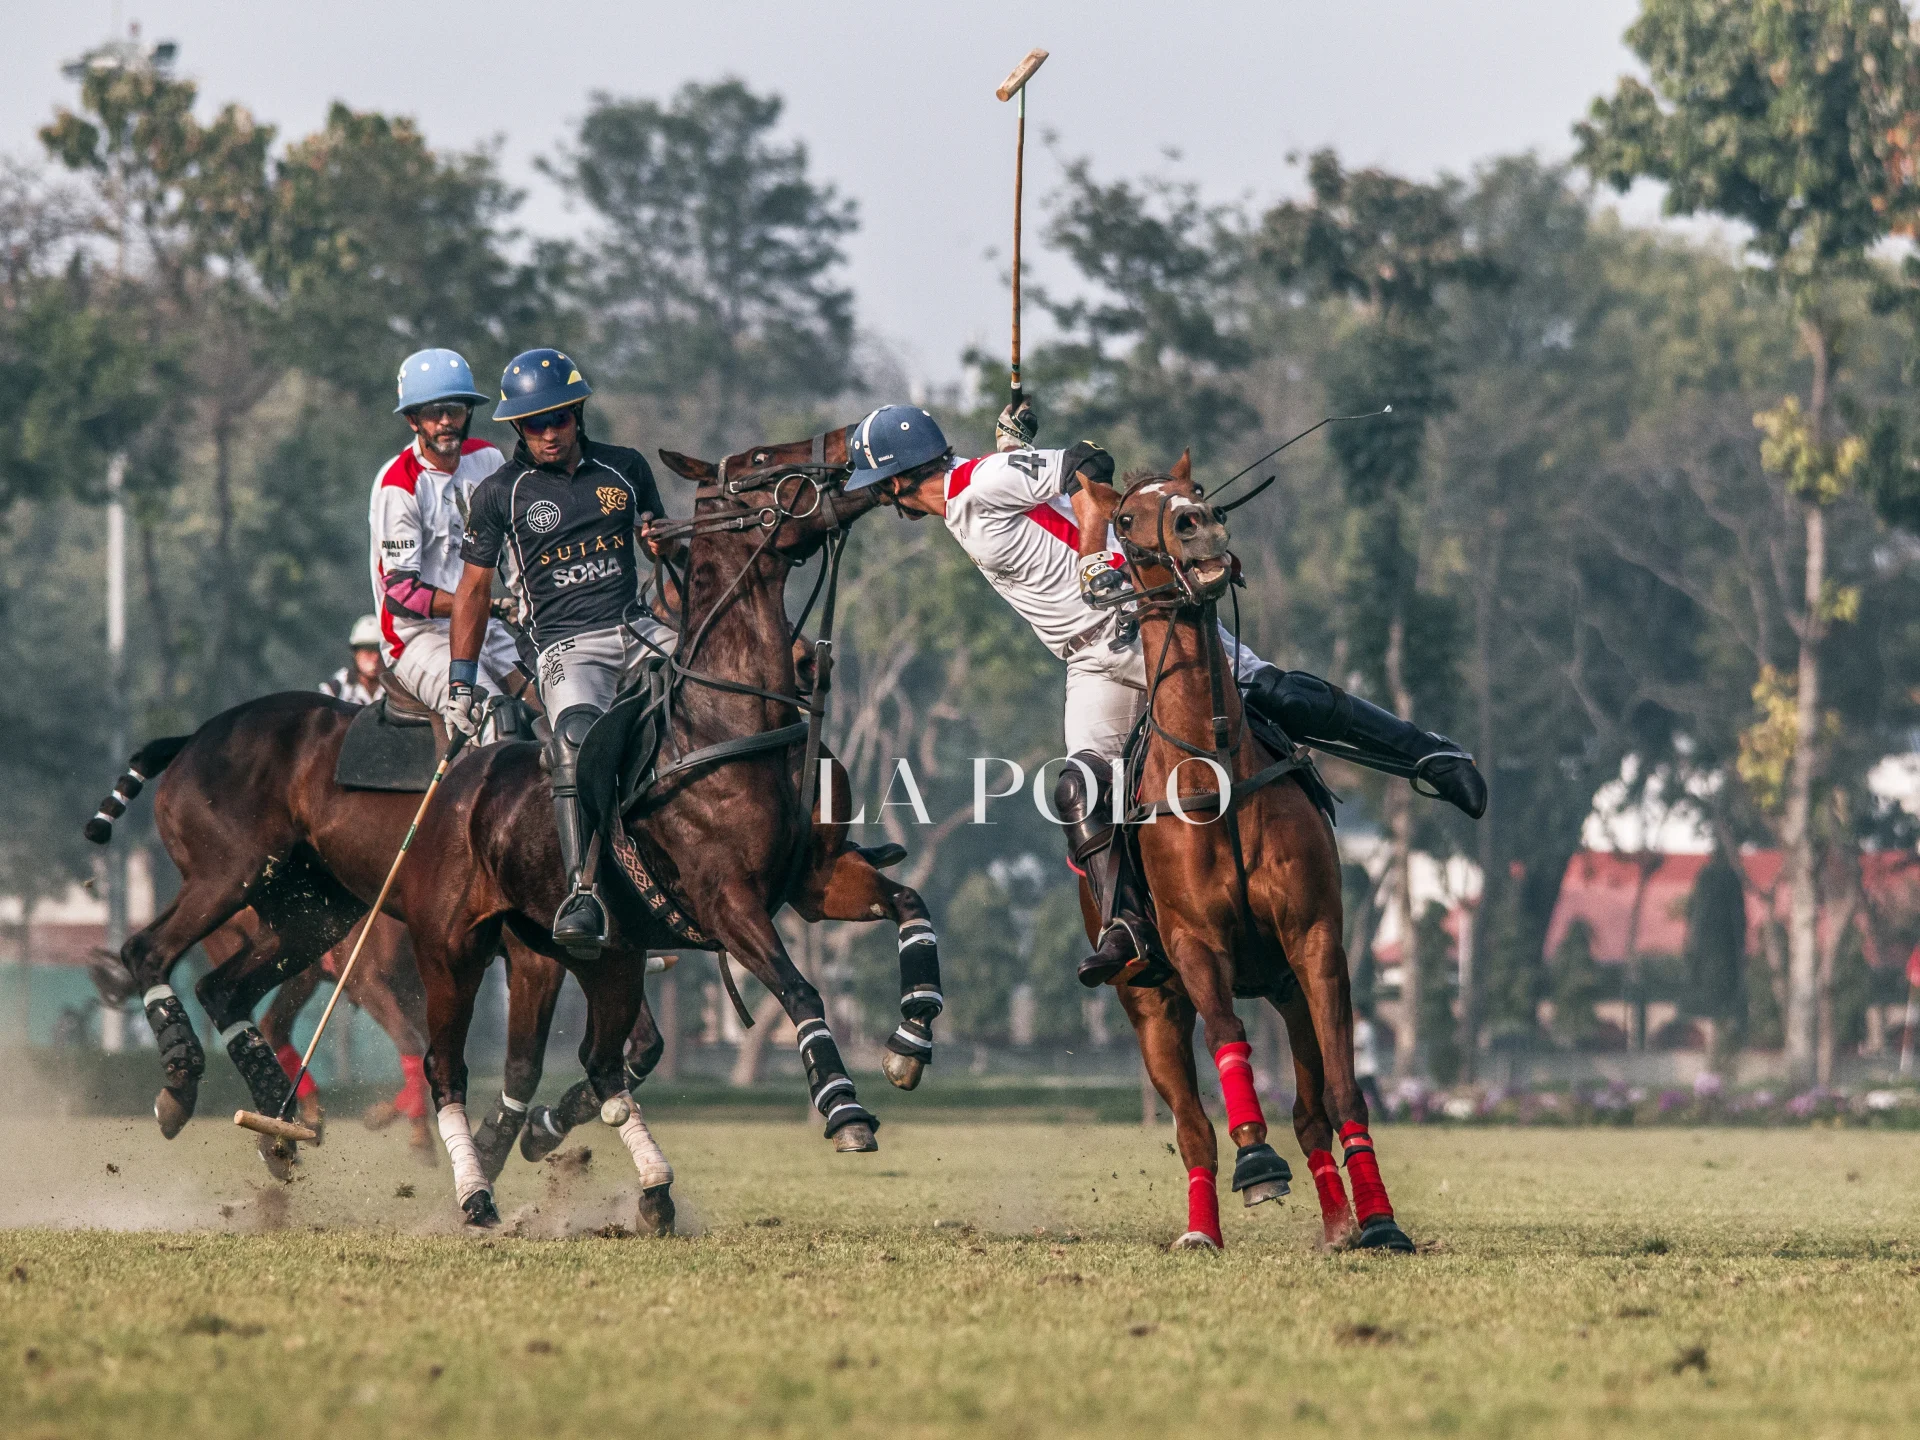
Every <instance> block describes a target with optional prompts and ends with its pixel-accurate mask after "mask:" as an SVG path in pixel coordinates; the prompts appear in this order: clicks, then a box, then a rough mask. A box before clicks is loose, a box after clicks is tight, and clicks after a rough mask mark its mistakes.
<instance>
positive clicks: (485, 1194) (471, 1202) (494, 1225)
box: [460, 1190, 500, 1230]
mask: <svg viewBox="0 0 1920 1440" xmlns="http://www.w3.org/2000/svg"><path fill="white" fill-rule="evenodd" d="M460 1211H461V1213H462V1214H463V1215H465V1216H466V1217H467V1225H468V1226H469V1227H470V1228H472V1229H475V1230H497V1229H498V1228H499V1227H500V1212H499V1211H498V1210H497V1209H495V1208H494V1204H493V1192H492V1191H491V1190H476V1191H474V1192H473V1194H471V1195H469V1196H468V1197H467V1198H466V1199H465V1200H462V1201H461V1202H460Z"/></svg>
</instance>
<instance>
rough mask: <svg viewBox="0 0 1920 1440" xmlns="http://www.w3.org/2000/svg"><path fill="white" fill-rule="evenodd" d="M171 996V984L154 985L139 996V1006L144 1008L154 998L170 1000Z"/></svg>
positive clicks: (154, 999)
mask: <svg viewBox="0 0 1920 1440" xmlns="http://www.w3.org/2000/svg"><path fill="white" fill-rule="evenodd" d="M173 998H174V996H173V986H171V985H156V986H154V987H153V988H152V989H151V990H149V991H147V993H146V994H144V995H142V996H141V997H140V1008H141V1009H142V1010H144V1009H146V1008H147V1006H149V1005H151V1004H153V1002H154V1001H156V1000H171V999H173Z"/></svg>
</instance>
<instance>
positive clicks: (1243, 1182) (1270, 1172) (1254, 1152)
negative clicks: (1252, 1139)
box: [1233, 1141, 1293, 1195]
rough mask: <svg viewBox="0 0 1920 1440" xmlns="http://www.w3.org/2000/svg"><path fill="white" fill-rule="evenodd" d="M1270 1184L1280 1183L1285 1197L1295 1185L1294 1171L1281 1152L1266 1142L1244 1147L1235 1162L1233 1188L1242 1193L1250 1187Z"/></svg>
mask: <svg viewBox="0 0 1920 1440" xmlns="http://www.w3.org/2000/svg"><path fill="white" fill-rule="evenodd" d="M1268 1182H1275V1183H1278V1184H1279V1186H1280V1193H1281V1194H1283V1195H1284V1194H1286V1193H1287V1190H1288V1189H1289V1188H1290V1187H1291V1185H1292V1183H1293V1170H1292V1169H1291V1168H1290V1167H1289V1166H1288V1164H1287V1162H1286V1160H1285V1159H1284V1158H1282V1157H1281V1155H1280V1152H1279V1151H1277V1150H1275V1149H1274V1148H1273V1147H1272V1146H1271V1145H1268V1144H1267V1143H1265V1142H1264V1141H1262V1142H1261V1143H1260V1144H1258V1145H1242V1146H1241V1147H1240V1153H1239V1155H1238V1156H1237V1157H1236V1158H1235V1160H1234V1162H1233V1188H1234V1189H1235V1190H1236V1191H1240V1190H1245V1189H1246V1188H1247V1187H1248V1186H1249V1185H1263V1184H1267V1183H1268Z"/></svg>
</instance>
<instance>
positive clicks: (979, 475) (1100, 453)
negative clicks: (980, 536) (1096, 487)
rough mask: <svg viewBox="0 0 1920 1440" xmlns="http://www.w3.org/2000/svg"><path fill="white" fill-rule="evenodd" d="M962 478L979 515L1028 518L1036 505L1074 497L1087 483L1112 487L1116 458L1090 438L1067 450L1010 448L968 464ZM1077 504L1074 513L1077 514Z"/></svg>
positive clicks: (963, 465) (964, 467) (964, 465)
mask: <svg viewBox="0 0 1920 1440" xmlns="http://www.w3.org/2000/svg"><path fill="white" fill-rule="evenodd" d="M956 473H957V475H961V476H964V480H965V488H967V489H969V490H972V491H974V492H975V494H974V497H973V501H972V504H973V508H974V509H975V511H976V512H979V513H989V512H992V511H1001V510H1004V511H1007V512H1008V513H1013V514H1022V515H1024V514H1025V513H1026V512H1027V511H1029V510H1031V509H1032V508H1033V507H1034V506H1035V505H1044V504H1046V503H1047V502H1049V501H1051V500H1057V499H1059V498H1060V497H1061V496H1063V495H1065V496H1069V497H1071V496H1074V495H1075V494H1077V493H1078V492H1079V491H1080V490H1081V488H1082V486H1083V484H1084V483H1085V482H1086V481H1094V482H1099V483H1109V482H1111V480H1112V478H1113V457H1112V456H1111V455H1109V454H1108V453H1107V452H1106V451H1105V450H1103V449H1101V448H1100V447H1099V446H1098V445H1095V444H1094V443H1093V442H1092V441H1091V440H1082V441H1079V442H1077V443H1076V444H1074V445H1071V446H1069V447H1068V448H1067V449H1065V450H1008V451H1002V452H1000V453H999V454H995V455H988V456H986V457H984V458H983V459H980V460H973V461H967V462H964V463H963V464H962V465H961V466H960V467H959V471H958V472H956ZM1078 508H1079V507H1078V505H1077V504H1076V506H1075V510H1076V513H1077V512H1078Z"/></svg>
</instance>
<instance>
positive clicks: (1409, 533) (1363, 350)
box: [1252, 150, 1500, 1073]
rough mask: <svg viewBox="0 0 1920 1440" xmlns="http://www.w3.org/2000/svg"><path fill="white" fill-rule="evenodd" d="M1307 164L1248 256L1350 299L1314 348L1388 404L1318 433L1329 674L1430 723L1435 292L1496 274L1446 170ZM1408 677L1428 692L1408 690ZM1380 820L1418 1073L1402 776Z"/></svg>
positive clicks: (1367, 406)
mask: <svg viewBox="0 0 1920 1440" xmlns="http://www.w3.org/2000/svg"><path fill="white" fill-rule="evenodd" d="M1307 179H1308V184H1309V186H1310V188H1311V191H1312V200H1311V201H1310V202H1309V203H1307V204H1299V203H1296V202H1291V201H1289V202H1287V203H1285V204H1281V205H1278V206H1275V207H1274V208H1273V209H1272V210H1270V211H1268V212H1267V214H1266V216H1265V217H1264V219H1263V220H1262V222H1261V225H1260V228H1259V231H1258V234H1257V235H1256V236H1255V237H1254V240H1253V242H1252V244H1253V254H1254V256H1255V258H1256V262H1257V263H1258V264H1260V265H1261V266H1263V267H1264V268H1265V269H1266V270H1267V272H1268V273H1269V274H1270V275H1271V276H1272V278H1273V279H1274V280H1275V281H1277V282H1278V283H1280V284H1282V285H1287V286H1299V287H1302V288H1304V289H1306V290H1307V291H1309V292H1310V293H1312V294H1315V295H1318V296H1321V297H1324V298H1326V299H1329V300H1331V301H1334V302H1336V303H1339V304H1344V305H1345V306H1347V307H1349V312H1350V314H1349V320H1348V323H1347V324H1346V325H1345V327H1344V333H1342V334H1340V336H1339V338H1338V339H1337V341H1336V342H1335V344H1334V346H1333V347H1332V348H1331V349H1330V350H1329V351H1328V352H1327V353H1326V354H1325V356H1324V357H1323V358H1322V362H1321V365H1322V374H1323V380H1324V383H1325V385H1326V390H1327V399H1328V402H1329V404H1330V405H1331V407H1332V410H1333V413H1335V414H1345V415H1357V414H1365V413H1368V412H1371V411H1375V410H1379V409H1381V408H1382V406H1383V405H1391V406H1392V407H1393V413H1392V414H1391V415H1389V416H1386V417H1384V418H1383V419H1381V420H1378V421H1369V422H1367V423H1365V424H1356V425H1347V426H1340V427H1336V428H1335V429H1334V430H1333V431H1332V433H1331V435H1330V436H1329V438H1328V441H1327V443H1328V446H1329V448H1330V449H1331V451H1332V452H1333V455H1334V459H1335V462H1336V464H1337V465H1338V467H1339V470H1340V474H1341V477H1342V481H1343V483H1344V487H1345V496H1346V502H1347V508H1348V514H1347V527H1346V536H1345V545H1344V553H1343V556H1342V570H1343V572H1344V573H1343V575H1342V584H1341V597H1340V609H1341V612H1342V614H1341V623H1340V626H1339V640H1338V642H1337V645H1336V652H1335V663H1334V667H1333V668H1334V671H1335V678H1336V679H1340V680H1344V679H1345V678H1346V676H1347V675H1348V673H1349V672H1350V671H1358V672H1361V673H1364V674H1366V675H1368V676H1369V677H1370V678H1374V679H1375V680H1376V683H1377V684H1379V685H1380V686H1382V687H1383V688H1384V690H1385V692H1386V695H1387V697H1388V700H1389V702H1390V703H1391V705H1392V706H1393V708H1394V709H1395V710H1397V711H1398V712H1399V713H1400V714H1401V715H1402V716H1405V717H1406V718H1408V719H1413V718H1415V716H1416V713H1418V714H1420V715H1421V716H1422V718H1424V719H1425V721H1426V723H1428V724H1430V725H1431V724H1436V723H1437V722H1438V719H1439V717H1438V716H1435V715H1433V714H1431V713H1429V712H1430V708H1431V702H1434V701H1437V700H1438V698H1439V695H1440V693H1441V692H1443V691H1444V690H1446V689H1450V688H1451V686H1450V684H1449V683H1448V682H1449V681H1450V680H1451V679H1452V677H1453V672H1454V665H1455V661H1456V655H1455V649H1456V646H1455V640H1454V633H1453V632H1454V625H1455V616H1454V613H1453V609H1452V606H1451V605H1450V604H1449V603H1448V602H1447V600H1446V599H1445V598H1444V597H1443V596H1441V595H1438V594H1434V593H1431V592H1429V593H1426V594H1422V593H1421V592H1420V586H1419V569H1420V557H1419V553H1418V550H1417V548H1416V544H1415V542H1414V539H1413V537H1414V536H1415V535H1417V533H1418V531H1417V528H1416V527H1415V526H1414V525H1412V524H1410V523H1409V518H1410V517H1409V511H1410V510H1411V508H1412V507H1413V506H1414V504H1415V503H1416V492H1417V489H1418V486H1419V483H1420V480H1421V478H1422V472H1423V465H1424V460H1425V442H1426V434H1427V427H1428V425H1429V423H1430V422H1431V421H1432V420H1433V419H1434V418H1435V417H1437V416H1439V415H1442V414H1444V413H1446V411H1447V410H1448V409H1450V408H1451V406H1452V403H1453V397H1452V396H1451V394H1449V392H1448V390H1447V388H1446V378H1447V374H1448V372H1449V370H1450V369H1451V365H1452V362H1451V359H1450V357H1449V355H1448V353H1447V347H1446V343H1445V341H1446V335H1445V315H1444V313H1443V311H1442V310H1441V308H1440V300H1441V295H1442V292H1443V290H1445V289H1446V288H1448V287H1473V286H1486V285H1490V284H1493V283H1495V282H1497V281H1498V279H1499V278H1500V277H1499V274H1498V272H1497V270H1496V269H1495V267H1493V266H1492V265H1491V264H1490V263H1489V262H1488V261H1487V260H1486V258H1485V257H1484V256H1482V255H1480V254H1478V253H1477V252H1476V250H1475V248H1474V245H1473V243H1472V240H1471V237H1470V236H1469V235H1468V233H1467V231H1466V227H1465V225H1464V223H1463V221H1462V217H1461V214H1460V211H1459V205H1458V201H1459V191H1460V187H1459V185H1458V184H1457V183H1455V182H1451V181H1449V182H1444V183H1441V184H1437V185H1424V184H1419V183H1417V182H1414V181H1410V180H1405V179H1402V178H1400V177H1398V176H1393V175H1388V174H1386V173H1384V172H1382V171H1378V170H1362V171H1357V172H1353V173H1351V174H1350V173H1348V172H1347V171H1345V170H1344V169H1342V167H1341V165H1340V162H1339V160H1338V158H1337V157H1336V156H1335V155H1334V153H1333V152H1332V151H1330V150H1322V151H1320V152H1318V153H1316V154H1315V155H1314V156H1313V157H1312V158H1311V160H1310V161H1309V163H1308V169H1307ZM1417 689H1418V690H1423V691H1426V692H1427V694H1425V695H1416V690H1417ZM1423 699H1424V700H1427V701H1428V702H1429V704H1427V705H1423V704H1421V703H1420V701H1421V700H1423ZM1387 821H1388V827H1389V830H1390V832H1391V835H1392V843H1393V861H1392V871H1393V874H1394V877H1395V879H1394V884H1395V888H1396V891H1397V894H1396V898H1395V901H1394V904H1395V906H1396V907H1397V909H1398V911H1399V929H1400V933H1401V934H1402V935H1403V936H1404V937H1406V938H1405V941H1404V942H1403V946H1404V959H1403V960H1402V965H1401V973H1402V975H1403V977H1404V978H1403V980H1402V982H1401V990H1402V996H1403V1000H1402V1004H1401V1007H1400V1021H1399V1025H1398V1042H1397V1045H1396V1054H1397V1056H1398V1062H1397V1063H1398V1065H1399V1068H1400V1070H1401V1071H1402V1073H1414V1072H1417V1071H1418V1070H1420V1069H1421V1068H1422V1067H1424V1066H1425V1065H1426V1063H1427V1059H1426V1056H1425V1053H1424V1051H1423V1047H1422V1039H1421V1022H1422V1017H1423V1014H1424V1013H1425V1006H1424V1005H1423V1002H1422V998H1421V984H1422V979H1423V977H1422V974H1421V966H1422V955H1421V946H1420V944H1419V940H1418V934H1417V930H1416V927H1415V925H1414V917H1413V909H1412V898H1411V897H1412V853H1413V806H1412V795H1411V792H1410V791H1408V790H1407V788H1406V787H1404V786H1393V787H1390V788H1389V789H1388V791H1387Z"/></svg>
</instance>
